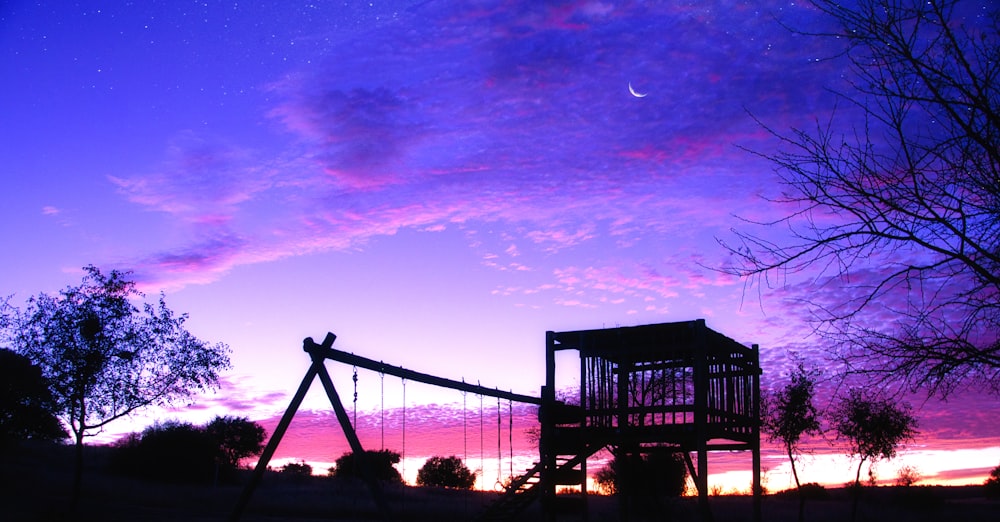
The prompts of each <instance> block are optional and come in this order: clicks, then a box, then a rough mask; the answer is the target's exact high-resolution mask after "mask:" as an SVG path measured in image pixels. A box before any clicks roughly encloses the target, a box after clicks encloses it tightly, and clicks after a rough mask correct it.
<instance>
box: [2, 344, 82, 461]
mask: <svg viewBox="0 0 1000 522" xmlns="http://www.w3.org/2000/svg"><path fill="white" fill-rule="evenodd" d="M55 411H56V407H55V403H54V401H53V400H52V393H51V392H50V391H49V386H48V383H47V382H46V381H45V378H44V377H42V370H41V369H40V368H38V367H37V366H35V365H34V364H31V361H30V360H28V358H27V357H24V356H21V355H18V354H17V353H14V352H13V351H10V350H4V349H0V447H2V446H4V445H5V443H7V442H11V441H15V440H23V439H39V440H50V441H57V440H62V439H65V438H66V430H64V429H63V427H62V424H60V423H59V418H58V417H56V415H55Z"/></svg>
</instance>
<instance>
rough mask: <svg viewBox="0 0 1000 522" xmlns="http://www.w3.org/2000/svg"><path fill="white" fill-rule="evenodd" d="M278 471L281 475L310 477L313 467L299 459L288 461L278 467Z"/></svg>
mask: <svg viewBox="0 0 1000 522" xmlns="http://www.w3.org/2000/svg"><path fill="white" fill-rule="evenodd" d="M278 471H279V472H281V473H282V474H283V475H290V476H292V477H311V476H312V472H313V468H312V466H310V465H309V464H307V463H306V462H305V461H299V462H289V463H287V464H285V465H284V466H281V467H280V468H278Z"/></svg>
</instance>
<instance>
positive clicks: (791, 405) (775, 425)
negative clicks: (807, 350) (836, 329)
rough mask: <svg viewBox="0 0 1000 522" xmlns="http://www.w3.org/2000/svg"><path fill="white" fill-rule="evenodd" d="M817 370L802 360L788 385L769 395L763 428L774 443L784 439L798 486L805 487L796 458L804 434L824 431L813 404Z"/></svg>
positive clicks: (765, 405)
mask: <svg viewBox="0 0 1000 522" xmlns="http://www.w3.org/2000/svg"><path fill="white" fill-rule="evenodd" d="M816 375H817V373H816V372H815V371H812V372H810V371H807V370H806V369H805V367H804V366H803V365H802V364H801V363H800V364H799V365H798V368H796V370H795V371H794V372H792V374H791V376H790V378H789V380H790V382H789V383H788V384H786V385H785V387H784V388H781V389H780V390H777V391H775V392H772V393H769V394H766V395H765V396H764V401H763V418H762V419H761V428H762V429H763V431H764V432H765V433H767V435H768V438H769V439H770V440H771V442H780V443H781V445H782V447H784V449H785V453H786V454H787V455H788V460H789V461H790V462H791V464H792V476H793V477H794V478H795V487H796V488H799V487H801V486H802V485H801V483H800V482H799V473H798V471H797V470H796V468H795V460H796V457H797V456H798V453H799V442H800V441H801V440H802V436H803V435H807V434H808V435H815V434H817V433H819V431H820V425H819V414H818V413H817V411H816V407H815V406H814V405H813V394H814V392H815V389H816Z"/></svg>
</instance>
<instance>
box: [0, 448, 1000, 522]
mask: <svg viewBox="0 0 1000 522" xmlns="http://www.w3.org/2000/svg"><path fill="white" fill-rule="evenodd" d="M87 449H88V450H91V451H89V452H88V461H87V462H88V465H87V469H86V475H85V480H86V482H85V485H84V499H83V502H82V505H81V506H80V511H79V513H77V514H72V513H70V512H69V510H68V507H67V506H68V504H69V498H70V490H71V484H72V476H73V473H72V466H71V463H72V448H70V447H65V446H52V445H22V446H21V447H19V448H17V449H15V450H7V451H6V452H5V454H4V455H3V457H2V462H0V503H2V506H3V511H2V514H0V519H2V520H5V521H11V522H18V521H26V522H27V521H30V522H43V521H44V522H58V521H62V520H66V521H69V520H72V521H74V522H88V521H94V522H97V521H101V522H118V521H121V522H124V521H129V522H131V521H137V520H141V521H151V522H180V521H195V522H209V521H213V522H214V521H224V520H227V518H228V517H229V515H230V513H231V511H232V509H233V506H235V504H236V500H237V499H238V498H239V495H240V493H241V491H242V490H243V487H242V485H241V483H230V484H217V485H213V484H206V485H178V484H162V483H156V482H146V481H140V480H134V479H129V478H126V477H120V476H115V475H112V474H109V473H108V472H107V471H106V469H105V465H106V460H107V449H106V448H87ZM246 476H247V475H246V474H245V475H244V476H243V477H242V480H245V478H246ZM386 498H387V501H388V504H389V506H390V510H391V519H392V520H399V521H434V522H444V521H451V520H471V519H473V518H474V517H475V516H476V515H477V514H478V513H480V512H481V511H482V510H483V509H485V507H486V506H487V505H488V504H489V503H490V502H492V501H493V500H494V499H495V498H496V494H495V493H482V492H470V491H454V490H444V489H435V488H416V487H401V486H399V487H390V488H387V491H386ZM710 503H711V509H712V513H713V515H714V519H715V521H716V522H730V521H731V522H742V521H747V522H749V521H751V520H752V509H751V506H752V500H751V499H750V498H749V497H745V496H719V497H711V498H710ZM588 506H589V509H590V513H589V517H588V519H589V520H590V521H591V522H604V521H609V522H610V521H618V520H621V519H622V517H621V516H620V513H621V512H620V510H619V509H620V505H619V502H618V499H616V498H614V497H603V496H597V495H592V496H591V497H590V498H589V502H588ZM637 506H638V507H636V508H635V509H639V508H642V507H645V508H646V510H647V512H648V513H649V514H648V515H645V516H643V515H640V514H638V513H637V512H633V513H632V515H631V516H629V517H628V519H629V520H630V521H645V520H657V521H662V520H676V521H696V520H699V518H698V516H697V513H698V512H697V502H696V500H695V499H692V498H680V499H671V500H666V501H663V502H658V503H649V502H645V503H643V502H639V503H638V504H637ZM850 507H851V502H850V496H849V492H848V491H847V490H843V489H834V490H831V491H830V498H829V499H826V500H812V501H810V502H809V503H808V504H807V505H806V520H809V521H810V522H835V521H836V522H840V521H844V520H850ZM763 515H764V520H765V521H767V522H782V521H795V520H797V517H798V500H797V499H796V497H795V496H793V495H767V496H765V497H764V500H763ZM540 518H541V517H540V512H539V508H538V506H537V503H536V504H535V505H533V506H532V507H531V508H530V509H529V510H528V511H527V512H526V513H524V514H523V515H521V516H519V517H518V522H527V521H531V520H539V519H540ZM378 519H379V514H378V511H377V510H376V509H375V504H374V502H373V501H372V499H371V495H370V494H369V492H368V490H367V489H366V488H365V487H364V486H363V485H362V484H360V483H356V482H353V481H345V480H334V479H331V478H327V477H306V478H289V477H285V476H281V475H279V474H277V473H270V474H268V475H266V476H265V477H264V480H263V481H262V483H261V485H260V487H259V488H258V489H257V491H256V492H255V493H254V495H253V497H252V499H251V502H250V504H249V506H248V507H247V510H246V512H245V514H244V516H243V517H242V519H241V520H243V521H246V522H277V521H286V520H287V521H295V522H312V521H320V520H338V521H347V522H350V521H361V520H378ZM559 520H560V521H562V520H567V521H570V520H583V518H582V517H580V516H579V515H578V514H577V515H572V516H571V515H566V516H560V517H559ZM858 520H859V521H879V522H883V521H887V520H907V521H914V522H932V521H947V522H952V521H957V520H962V521H983V522H1000V500H997V499H986V498H983V490H982V488H981V487H919V486H914V487H909V488H902V487H900V488H888V487H882V488H869V489H867V490H865V491H864V492H863V496H862V498H861V504H860V508H859V516H858Z"/></svg>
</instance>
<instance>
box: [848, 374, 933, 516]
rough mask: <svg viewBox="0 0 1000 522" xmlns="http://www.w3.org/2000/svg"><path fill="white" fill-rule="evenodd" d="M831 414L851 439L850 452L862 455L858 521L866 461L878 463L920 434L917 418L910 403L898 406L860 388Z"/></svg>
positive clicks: (856, 484)
mask: <svg viewBox="0 0 1000 522" xmlns="http://www.w3.org/2000/svg"><path fill="white" fill-rule="evenodd" d="M831 415H832V422H833V426H834V428H835V429H836V430H837V433H839V434H840V436H841V437H843V438H844V439H846V440H847V443H848V451H849V453H850V455H851V456H856V457H859V458H860V462H858V471H857V473H856V474H855V476H854V491H855V496H854V505H853V507H852V511H851V519H852V520H854V519H856V517H857V507H858V498H859V495H858V493H859V492H860V489H861V466H863V465H864V463H865V462H866V461H868V462H872V463H874V462H876V461H878V460H879V459H886V460H888V459H891V458H893V457H895V456H896V448H898V447H899V445H900V444H902V443H903V442H904V441H908V440H913V437H914V436H915V435H916V433H917V429H916V428H917V419H916V418H915V417H914V416H913V414H912V413H911V412H910V407H909V406H908V405H905V404H904V405H897V404H896V403H894V402H892V401H890V400H888V399H880V398H876V397H874V396H872V395H868V394H865V393H863V392H861V391H860V390H857V389H853V390H851V391H850V392H849V393H848V395H847V397H844V398H843V399H841V401H840V403H839V404H837V405H836V406H835V407H834V410H833V413H832V414H831Z"/></svg>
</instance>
